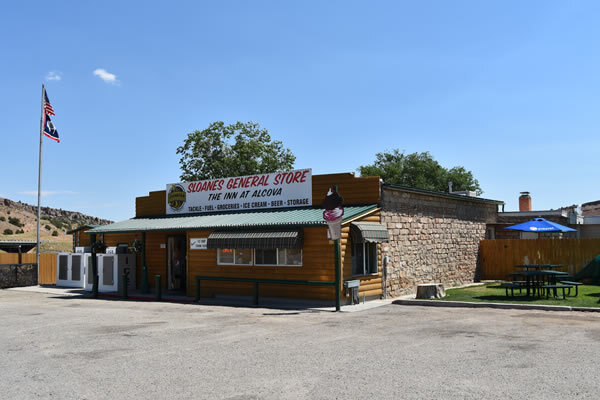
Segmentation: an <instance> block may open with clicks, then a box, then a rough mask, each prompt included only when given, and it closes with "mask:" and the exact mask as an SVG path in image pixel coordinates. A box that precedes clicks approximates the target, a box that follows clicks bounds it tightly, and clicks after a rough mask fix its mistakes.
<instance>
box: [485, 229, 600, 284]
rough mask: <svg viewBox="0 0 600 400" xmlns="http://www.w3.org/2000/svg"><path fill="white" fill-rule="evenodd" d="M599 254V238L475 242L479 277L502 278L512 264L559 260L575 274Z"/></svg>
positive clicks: (557, 262)
mask: <svg viewBox="0 0 600 400" xmlns="http://www.w3.org/2000/svg"><path fill="white" fill-rule="evenodd" d="M598 254H600V239H599V238H594V239H504V240H482V241H481V243H480V245H479V262H480V268H481V270H480V271H481V274H480V275H481V279H506V275H507V274H509V273H511V272H513V271H514V269H515V265H521V264H562V265H563V268H562V269H561V270H562V271H564V272H568V273H569V274H575V273H577V272H578V271H580V270H581V269H582V268H583V267H585V266H586V264H587V263H588V262H590V261H591V260H592V259H593V258H594V257H596V256H597V255H598Z"/></svg>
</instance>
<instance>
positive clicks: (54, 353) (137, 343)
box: [0, 290, 600, 399]
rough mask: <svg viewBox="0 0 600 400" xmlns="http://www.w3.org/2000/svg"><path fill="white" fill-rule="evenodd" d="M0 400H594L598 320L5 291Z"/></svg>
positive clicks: (0, 303) (1, 297) (1, 298)
mask: <svg viewBox="0 0 600 400" xmlns="http://www.w3.org/2000/svg"><path fill="white" fill-rule="evenodd" d="M0 312H1V315H2V324H1V326H0V346H1V348H0V351H1V354H2V357H0V368H1V372H2V379H1V380H0V393H1V394H0V397H2V398H6V399H31V398H56V399H100V398H147V399H157V398H160V399H166V398H177V399H179V398H194V399H197V398H211V399H212V398H219V399H263V398H267V399H297V398H306V399H316V398H327V399H330V398H335V399H354V398H390V399H401V398H406V399H423V398H427V399H430V398H461V399H463V398H469V399H471V398H472V399H481V398H486V399H487V398H489V399H492V398H502V399H507V398H509V399H510V398H515V399H516V398H519V399H522V398H529V399H548V398H598V396H599V395H600V389H599V385H598V361H599V359H600V357H599V356H600V343H599V342H600V314H596V313H593V314H592V313H589V314H588V313H577V312H547V311H516V310H492V309H459V308H437V307H436V308H433V307H432V308H428V307H414V306H400V305H388V306H384V307H380V308H377V309H372V310H367V311H363V312H358V313H331V312H311V311H306V310H297V311H294V310H278V309H266V308H234V307H222V306H200V305H190V304H187V305H183V304H168V303H145V302H133V301H111V300H92V299H85V298H73V297H71V298H61V297H58V296H55V295H48V294H41V293H26V292H18V291H6V290H2V291H0Z"/></svg>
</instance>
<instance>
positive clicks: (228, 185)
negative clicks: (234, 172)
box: [227, 179, 233, 189]
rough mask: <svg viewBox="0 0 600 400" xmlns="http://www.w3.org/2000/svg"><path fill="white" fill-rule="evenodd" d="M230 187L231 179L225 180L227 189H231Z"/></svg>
mask: <svg viewBox="0 0 600 400" xmlns="http://www.w3.org/2000/svg"><path fill="white" fill-rule="evenodd" d="M232 185H233V179H229V180H227V189H232V187H231V186H232Z"/></svg>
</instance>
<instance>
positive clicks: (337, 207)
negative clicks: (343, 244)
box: [323, 188, 344, 240]
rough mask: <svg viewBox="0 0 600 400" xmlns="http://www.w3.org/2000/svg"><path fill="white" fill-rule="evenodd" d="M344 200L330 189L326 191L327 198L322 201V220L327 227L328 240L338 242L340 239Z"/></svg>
mask: <svg viewBox="0 0 600 400" xmlns="http://www.w3.org/2000/svg"><path fill="white" fill-rule="evenodd" d="M343 203H344V199H343V198H342V196H340V195H339V193H338V192H337V190H336V191H334V190H332V189H331V188H329V190H328V191H327V196H325V200H324V201H323V207H324V208H325V211H323V219H324V220H325V222H327V226H328V227H329V238H330V239H331V240H338V239H340V238H341V237H342V217H343V216H344V205H343Z"/></svg>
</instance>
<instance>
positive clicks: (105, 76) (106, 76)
mask: <svg viewBox="0 0 600 400" xmlns="http://www.w3.org/2000/svg"><path fill="white" fill-rule="evenodd" d="M94 75H96V76H97V77H98V78H100V79H102V80H103V81H104V82H106V83H112V84H113V85H117V84H118V83H119V81H118V80H117V76H116V75H115V74H111V73H110V72H108V71H107V70H105V69H104V68H98V69H96V70H94Z"/></svg>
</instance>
